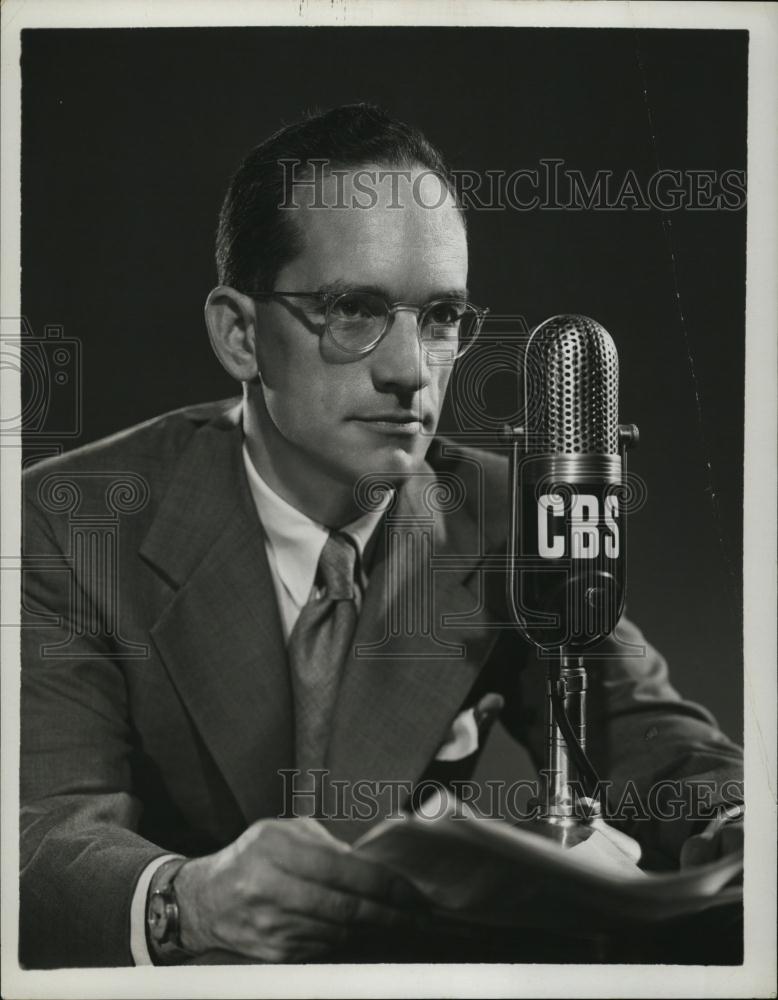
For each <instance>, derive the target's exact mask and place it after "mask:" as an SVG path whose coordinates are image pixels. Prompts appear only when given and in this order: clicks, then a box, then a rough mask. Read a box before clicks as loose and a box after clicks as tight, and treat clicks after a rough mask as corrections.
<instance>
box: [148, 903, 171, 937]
mask: <svg viewBox="0 0 778 1000" xmlns="http://www.w3.org/2000/svg"><path fill="white" fill-rule="evenodd" d="M147 919H148V924H149V931H150V933H151V936H152V937H153V938H154V940H155V941H161V940H162V939H163V938H164V936H165V931H166V930H167V922H168V921H167V904H166V903H165V899H164V897H163V896H162V894H161V893H158V892H155V893H154V894H153V896H152V897H151V899H150V901H149V912H148V917H147Z"/></svg>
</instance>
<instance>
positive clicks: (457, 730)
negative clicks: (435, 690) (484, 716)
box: [435, 708, 478, 760]
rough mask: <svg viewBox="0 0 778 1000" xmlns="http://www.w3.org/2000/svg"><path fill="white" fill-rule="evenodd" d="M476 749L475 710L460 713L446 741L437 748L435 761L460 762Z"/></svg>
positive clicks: (469, 709) (470, 709) (476, 728)
mask: <svg viewBox="0 0 778 1000" xmlns="http://www.w3.org/2000/svg"><path fill="white" fill-rule="evenodd" d="M477 749H478V726H477V724H476V721H475V709H474V708H467V709H465V711H464V712H460V713H459V715H458V716H457V717H456V718H455V719H454V721H453V722H452V724H451V729H450V730H449V734H448V736H447V737H446V739H445V740H444V741H443V743H441V745H440V746H439V747H438V752H437V753H436V754H435V760H462V758H463V757H469V756H470V754H471V753H475V752H476V750H477Z"/></svg>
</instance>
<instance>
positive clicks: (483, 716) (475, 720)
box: [435, 694, 505, 761]
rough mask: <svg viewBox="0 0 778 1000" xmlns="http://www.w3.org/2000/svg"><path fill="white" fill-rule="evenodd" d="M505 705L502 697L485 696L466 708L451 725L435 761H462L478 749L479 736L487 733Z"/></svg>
mask: <svg viewBox="0 0 778 1000" xmlns="http://www.w3.org/2000/svg"><path fill="white" fill-rule="evenodd" d="M504 703H505V700H504V698H503V697H502V695H499V694H487V695H484V697H483V698H482V699H481V700H480V701H479V702H478V704H477V705H474V706H473V707H472V708H466V709H465V710H464V711H462V712H460V713H459V715H457V717H456V718H455V719H454V721H453V722H452V723H451V729H450V730H449V733H448V736H447V737H446V738H445V740H444V741H443V742H442V743H441V745H440V746H439V747H438V752H437V753H436V754H435V760H449V761H450V760H462V758H463V757H469V756H470V754H471V753H475V752H476V750H477V749H478V743H479V736H480V734H481V733H482V732H483V733H484V735H486V733H488V731H489V727H490V726H491V724H492V722H494V720H495V719H496V718H497V716H498V715H499V714H500V711H501V710H502V707H503V705H504Z"/></svg>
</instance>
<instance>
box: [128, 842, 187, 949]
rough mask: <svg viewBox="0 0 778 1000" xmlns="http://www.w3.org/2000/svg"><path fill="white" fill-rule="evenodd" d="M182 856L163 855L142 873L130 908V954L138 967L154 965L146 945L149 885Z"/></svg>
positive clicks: (155, 859)
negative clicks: (166, 863)
mask: <svg viewBox="0 0 778 1000" xmlns="http://www.w3.org/2000/svg"><path fill="white" fill-rule="evenodd" d="M180 857H181V855H180V854H163V855H162V856H161V857H159V858H154V860H153V861H152V862H151V863H150V864H148V865H146V867H145V868H144V869H143V871H142V872H141V875H140V878H139V879H138V883H137V885H136V886H135V893H134V895H133V897H132V904H131V906H130V954H131V955H132V960H133V962H134V963H135V964H136V965H153V964H154V963H153V962H152V960H151V955H149V949H148V945H147V944H146V897H147V896H148V893H149V885H150V884H151V880H152V878H153V877H154V873H155V872H156V870H157V869H158V868H159V867H160V866H161V865H164V864H165V862H166V861H174V860H175V859H176V858H180Z"/></svg>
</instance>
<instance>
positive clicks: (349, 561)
mask: <svg viewBox="0 0 778 1000" xmlns="http://www.w3.org/2000/svg"><path fill="white" fill-rule="evenodd" d="M356 563H357V549H356V546H355V544H354V542H352V540H351V539H350V538H349V537H348V535H344V534H342V533H341V532H339V531H332V532H330V536H329V538H328V539H327V541H326V542H325V544H324V548H323V549H322V553H321V555H320V556H319V567H318V571H317V582H318V583H319V585H320V586H323V587H324V588H325V590H326V594H325V595H323V596H326V597H328V598H329V599H330V600H331V601H342V600H350V599H352V598H353V597H354V596H355V589H354V578H355V573H356Z"/></svg>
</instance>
